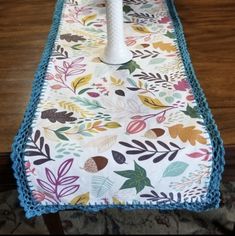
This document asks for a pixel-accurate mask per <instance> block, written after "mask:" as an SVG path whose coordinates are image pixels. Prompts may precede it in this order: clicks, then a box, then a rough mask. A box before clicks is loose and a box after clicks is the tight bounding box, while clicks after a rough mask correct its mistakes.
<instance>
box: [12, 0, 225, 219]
mask: <svg viewBox="0 0 235 236" xmlns="http://www.w3.org/2000/svg"><path fill="white" fill-rule="evenodd" d="M165 2H166V4H167V6H168V10H169V13H170V16H171V19H172V21H173V25H174V29H175V34H176V39H177V43H178V46H179V49H180V54H181V57H182V60H183V64H184V67H185V71H186V74H187V79H188V81H189V83H190V85H191V87H192V89H193V94H194V97H195V100H196V102H197V105H198V107H199V112H200V114H201V115H202V117H203V119H204V122H205V124H204V125H205V127H206V129H207V131H208V133H209V136H210V139H211V142H212V146H213V166H212V174H211V178H210V183H209V187H208V192H207V196H206V200H204V201H200V202H199V201H195V202H192V203H187V202H185V203H174V204H165V203H158V204H152V203H145V204H138V203H136V202H135V203H133V204H130V203H126V204H125V205H114V204H110V205H105V204H102V205H101V204H95V205H87V206H82V205H70V204H69V205H45V206H43V205H40V204H39V203H37V202H36V201H35V200H34V199H33V197H32V193H31V191H30V188H29V187H28V184H29V183H28V182H27V179H26V177H27V176H26V173H25V169H24V161H23V153H24V149H25V146H26V142H27V137H28V135H29V133H30V129H31V124H32V122H33V119H34V117H35V115H36V110H37V106H38V103H39V101H40V96H41V95H42V91H43V85H44V78H45V74H46V72H47V68H48V63H49V59H50V56H51V53H52V50H53V46H54V43H55V40H56V37H57V33H58V29H59V26H60V20H61V14H62V11H63V6H64V0H57V4H56V7H55V11H54V17H53V22H52V26H51V30H50V33H49V36H48V40H47V43H46V46H45V49H44V52H43V54H42V57H41V61H40V64H39V66H38V69H37V71H36V73H35V76H34V81H33V84H32V93H31V97H30V100H29V103H28V106H27V108H26V112H25V114H24V118H23V121H22V123H21V126H20V129H19V131H18V133H17V135H16V136H15V138H14V142H13V144H12V153H11V160H12V169H13V172H14V176H15V178H16V182H17V189H18V193H19V196H18V197H19V200H20V204H21V206H22V207H23V208H24V210H25V213H26V217H27V218H31V217H34V216H40V215H41V214H45V213H55V212H57V211H60V210H69V209H79V210H83V211H93V212H97V211H100V210H103V209H107V208H121V209H125V210H135V209H159V210H173V209H186V210H191V211H205V210H208V209H211V208H218V207H219V203H220V181H221V179H222V173H223V170H224V164H225V161H224V147H223V142H222V140H221V138H220V134H219V131H218V129H217V126H216V124H215V122H214V119H213V116H212V114H211V111H210V109H209V107H208V103H207V101H206V98H205V95H204V93H203V91H202V89H201V87H200V84H199V82H198V81H197V78H196V75H195V72H194V69H193V66H192V62H191V59H190V55H189V52H188V49H187V44H186V40H185V36H184V33H183V27H182V24H181V22H180V19H179V17H178V14H177V11H176V8H175V6H174V2H173V0H165Z"/></svg>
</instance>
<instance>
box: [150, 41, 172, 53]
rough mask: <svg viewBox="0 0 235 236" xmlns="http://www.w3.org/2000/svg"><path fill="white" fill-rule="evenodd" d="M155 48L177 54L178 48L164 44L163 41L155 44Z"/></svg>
mask: <svg viewBox="0 0 235 236" xmlns="http://www.w3.org/2000/svg"><path fill="white" fill-rule="evenodd" d="M153 47H154V48H160V49H161V50H162V51H167V52H175V51H176V48H175V46H174V45H172V44H171V43H164V42H162V41H159V42H155V43H153Z"/></svg>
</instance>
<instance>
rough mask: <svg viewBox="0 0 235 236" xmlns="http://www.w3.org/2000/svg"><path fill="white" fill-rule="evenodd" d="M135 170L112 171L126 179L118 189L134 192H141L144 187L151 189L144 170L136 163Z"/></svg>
mask: <svg viewBox="0 0 235 236" xmlns="http://www.w3.org/2000/svg"><path fill="white" fill-rule="evenodd" d="M134 163H135V170H126V171H114V173H116V174H118V175H120V176H123V177H125V178H128V180H126V181H125V182H124V184H123V185H122V187H121V188H120V189H127V188H135V189H136V192H137V193H139V192H141V191H142V190H143V189H144V187H145V186H148V187H152V185H151V182H150V179H149V178H148V177H147V176H146V171H145V169H144V168H142V167H141V166H139V165H138V164H137V163H136V162H134Z"/></svg>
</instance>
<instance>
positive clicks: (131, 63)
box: [118, 60, 141, 74]
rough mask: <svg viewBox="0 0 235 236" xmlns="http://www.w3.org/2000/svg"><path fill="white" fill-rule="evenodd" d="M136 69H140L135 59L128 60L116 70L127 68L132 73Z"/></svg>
mask: <svg viewBox="0 0 235 236" xmlns="http://www.w3.org/2000/svg"><path fill="white" fill-rule="evenodd" d="M136 69H141V68H140V66H139V65H138V64H137V63H136V62H135V61H133V60H132V61H129V62H127V63H125V64H123V65H122V66H120V67H119V68H118V70H129V72H130V74H132V73H133V72H134V71H135V70H136Z"/></svg>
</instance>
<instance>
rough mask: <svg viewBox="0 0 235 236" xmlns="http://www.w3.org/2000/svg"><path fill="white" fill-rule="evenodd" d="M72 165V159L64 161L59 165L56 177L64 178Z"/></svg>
mask: <svg viewBox="0 0 235 236" xmlns="http://www.w3.org/2000/svg"><path fill="white" fill-rule="evenodd" d="M72 164H73V159H68V160H66V161H64V162H63V163H62V164H61V165H60V167H59V169H58V171H57V175H58V176H59V177H60V178H61V177H63V176H65V175H66V174H67V173H68V172H69V170H70V168H71V166H72Z"/></svg>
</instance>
